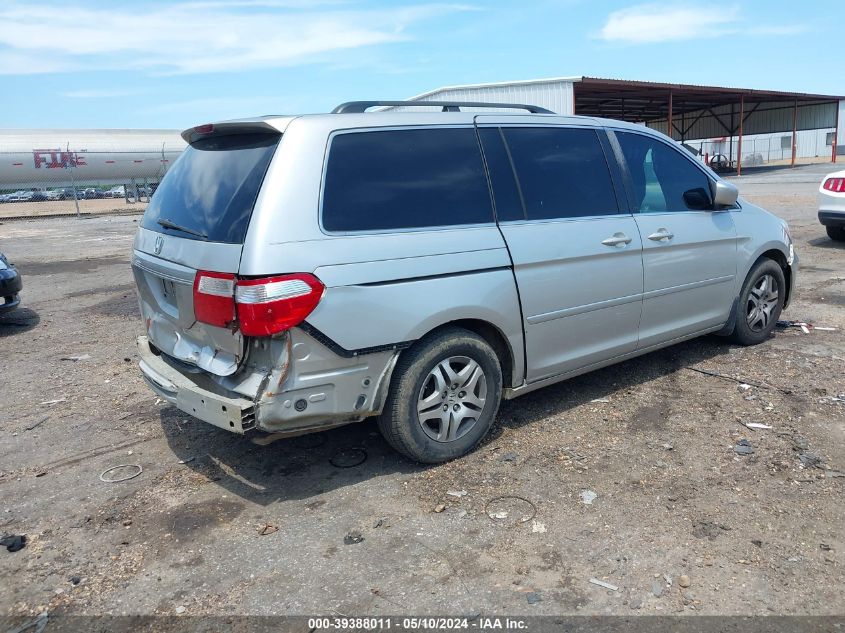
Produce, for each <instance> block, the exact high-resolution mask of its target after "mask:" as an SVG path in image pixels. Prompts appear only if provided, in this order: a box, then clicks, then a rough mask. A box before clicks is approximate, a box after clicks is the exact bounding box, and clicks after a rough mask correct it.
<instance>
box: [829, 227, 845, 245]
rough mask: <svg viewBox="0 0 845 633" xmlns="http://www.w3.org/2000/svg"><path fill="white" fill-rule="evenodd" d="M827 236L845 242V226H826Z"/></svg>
mask: <svg viewBox="0 0 845 633" xmlns="http://www.w3.org/2000/svg"><path fill="white" fill-rule="evenodd" d="M824 228H825V229H827V236H828V237H829V238H830V239H832V240H834V241H835V242H845V226H826V227H824Z"/></svg>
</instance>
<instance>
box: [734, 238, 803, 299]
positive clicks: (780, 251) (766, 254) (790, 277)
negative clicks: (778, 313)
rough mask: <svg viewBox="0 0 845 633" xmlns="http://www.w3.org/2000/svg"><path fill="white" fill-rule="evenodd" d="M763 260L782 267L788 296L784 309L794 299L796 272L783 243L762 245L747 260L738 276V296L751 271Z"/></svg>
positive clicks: (772, 242)
mask: <svg viewBox="0 0 845 633" xmlns="http://www.w3.org/2000/svg"><path fill="white" fill-rule="evenodd" d="M761 259H771V260H772V261H773V262H775V263H777V265H778V266H780V267H781V270H783V277H784V279H785V280H786V296H785V297H784V303H783V307H784V308H786V307H787V306H788V305H789V302H790V300H791V299H792V290H793V286H794V271H793V267H792V265H790V263H789V253H788V251H787V250H786V249H785V246H784V244H783V243H781V242H777V241H770V242H766V243H765V244H763V245H761V246H760V247H759V248H758V249H757V250H756V251H755V253H754V254H753V255H752V256H751V257H749V258H748V259H747V260H746V264H745V267H744V269H743V270H742V271H738V272H741V273H742V274H741V275H737V282H738V283H737V295H738V294H739V290H740V289H741V288H742V284H744V283H745V280H746V278H747V277H748V273H749V272H751V269H752V268H754V266H756V265H757V262H759V261H760V260H761Z"/></svg>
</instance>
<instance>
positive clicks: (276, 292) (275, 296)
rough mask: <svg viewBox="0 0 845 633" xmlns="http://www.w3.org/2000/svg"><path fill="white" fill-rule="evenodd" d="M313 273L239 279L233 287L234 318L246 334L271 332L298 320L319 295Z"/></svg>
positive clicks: (318, 286) (313, 304)
mask: <svg viewBox="0 0 845 633" xmlns="http://www.w3.org/2000/svg"><path fill="white" fill-rule="evenodd" d="M324 290H325V286H324V285H323V284H322V283H321V282H320V280H319V279H317V278H316V277H315V276H314V275H309V274H307V273H297V274H293V275H280V276H276V277H262V278H260V279H239V280H238V282H237V286H236V288H235V302H236V304H237V311H238V322H239V323H240V328H241V332H243V333H244V334H245V335H246V336H271V335H273V334H278V333H279V332H284V331H285V330H288V329H290V328H292V327H294V326H297V325H299V324H300V323H302V322H303V321H304V320H305V318H306V317H307V316H308V315H309V314H311V312H313V310H314V308H316V307H317V304H318V303H319V302H320V299H321V298H322V296H323V291H324Z"/></svg>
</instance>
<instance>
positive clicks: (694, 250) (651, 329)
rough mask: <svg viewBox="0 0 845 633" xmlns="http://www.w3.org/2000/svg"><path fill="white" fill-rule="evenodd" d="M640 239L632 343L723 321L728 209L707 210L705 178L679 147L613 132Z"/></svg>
mask: <svg viewBox="0 0 845 633" xmlns="http://www.w3.org/2000/svg"><path fill="white" fill-rule="evenodd" d="M615 135H616V139H618V141H619V148H620V149H621V151H622V154H623V156H624V157H625V161H624V162H625V163H626V165H627V174H628V177H629V180H628V185H629V191H630V194H631V197H632V200H631V206H632V208H633V209H634V210H635V211H636V213H635V215H634V217H635V219H636V222H637V225H638V226H639V230H640V235H641V236H642V240H643V267H644V288H643V315H642V321H641V323H640V342H639V346H640V348H646V347H650V346H652V345H655V344H659V343H662V342H665V341H670V340H673V339H676V338H680V337H683V336H687V335H690V334H695V333H696V332H701V331H704V330H706V329H710V328H713V327H717V326H720V325H722V324H724V323H725V322H726V321H727V320H728V317H729V316H730V310H731V306H732V304H733V300H734V295H735V277H736V229H735V227H734V223H733V218H732V212H731V211H730V210H728V211H714V210H713V199H712V193H711V186H710V178H709V176H708V175H707V174H706V173H705V171H704V170H703V169H701V168H700V167H699V166H698V165H696V164H695V162H694V161H693V160H692V159H691V158H689V157H688V156H686V155H685V154H684V153H683V151H682V150H681V149H679V148H676V147H675V146H673V145H670V144H669V143H668V142H664V141H663V140H662V139H660V138H658V137H656V136H654V135H650V134H640V133H637V132H623V131H620V130H617V131H616V132H615Z"/></svg>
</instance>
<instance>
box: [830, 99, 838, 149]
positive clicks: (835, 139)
mask: <svg viewBox="0 0 845 633" xmlns="http://www.w3.org/2000/svg"><path fill="white" fill-rule="evenodd" d="M838 142H839V102H838V101H837V103H836V119H835V120H834V123H833V143H831V146H830V162H831V163H835V162H836V144H837V143H838Z"/></svg>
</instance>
